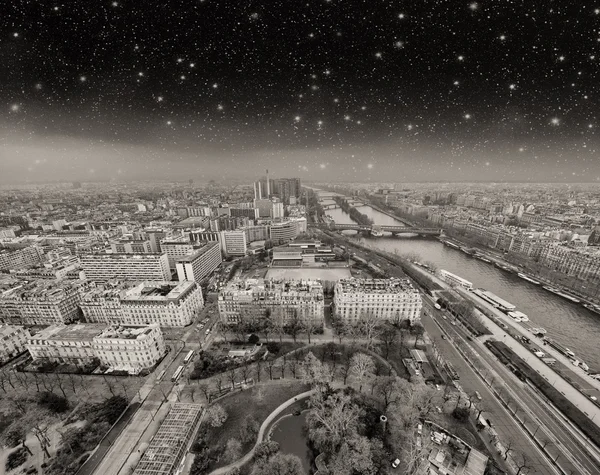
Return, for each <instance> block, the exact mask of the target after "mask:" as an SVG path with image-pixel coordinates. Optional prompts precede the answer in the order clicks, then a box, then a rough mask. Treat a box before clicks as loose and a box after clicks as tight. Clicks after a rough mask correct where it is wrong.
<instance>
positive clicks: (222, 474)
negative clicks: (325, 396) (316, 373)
mask: <svg viewBox="0 0 600 475" xmlns="http://www.w3.org/2000/svg"><path fill="white" fill-rule="evenodd" d="M315 391H316V390H315V389H311V390H310V391H306V392H303V393H300V394H298V395H297V396H294V397H293V398H291V399H288V400H287V401H286V402H284V403H283V404H281V405H280V406H279V407H278V408H277V409H275V410H274V411H273V412H272V413H271V414H269V416H268V417H267V418H266V419H265V420H264V422H263V423H262V425H261V426H260V429H259V431H258V437H257V438H256V443H255V444H254V447H252V449H250V451H249V452H248V453H247V454H246V455H244V456H243V457H242V458H241V459H239V460H238V461H236V462H233V463H231V464H229V465H225V466H224V467H220V468H217V469H216V470H213V471H212V472H210V475H226V474H227V473H229V471H230V470H233V469H234V468H235V467H241V466H242V465H244V464H246V463H248V462H250V460H252V457H254V451H255V450H256V447H257V446H258V445H259V444H260V443H261V442H262V441H263V437H264V436H265V431H266V430H267V427H269V425H270V424H271V422H273V421H274V420H275V418H276V417H277V416H278V415H279V414H281V413H282V412H283V411H284V410H285V409H287V408H288V407H290V406H291V405H292V404H294V403H295V402H296V401H299V400H301V399H305V398H307V397H310V396H312V395H313V394H314V393H315Z"/></svg>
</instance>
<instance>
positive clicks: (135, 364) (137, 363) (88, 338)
mask: <svg viewBox="0 0 600 475" xmlns="http://www.w3.org/2000/svg"><path fill="white" fill-rule="evenodd" d="M26 347H27V350H28V351H29V353H30V354H31V357H32V358H33V360H34V361H47V362H56V363H65V364H74V365H77V366H83V365H86V364H90V363H92V362H93V361H95V360H97V361H99V362H100V364H101V365H103V366H106V367H108V368H110V369H113V370H120V371H127V372H129V373H133V374H137V373H139V372H140V371H142V370H144V369H149V368H152V367H153V366H154V365H155V364H156V363H157V362H158V361H159V360H160V359H161V358H162V357H163V356H164V355H165V352H166V348H165V342H164V338H163V335H162V332H161V331H160V327H159V326H158V325H149V326H141V327H134V326H130V327H123V326H106V325H95V324H78V325H68V326H65V325H53V326H50V327H47V328H45V329H44V330H42V331H41V332H39V333H37V334H36V335H34V336H32V337H31V338H30V339H29V340H28V341H27V344H26Z"/></svg>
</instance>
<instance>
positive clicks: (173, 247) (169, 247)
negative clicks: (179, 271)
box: [160, 236, 197, 270]
mask: <svg viewBox="0 0 600 475" xmlns="http://www.w3.org/2000/svg"><path fill="white" fill-rule="evenodd" d="M160 248H161V249H162V252H164V253H166V254H167V258H168V259H169V268H170V269H171V270H174V269H175V268H176V265H175V264H176V262H177V260H178V259H180V258H182V257H185V256H189V255H190V254H192V253H193V252H194V251H195V250H196V248H197V246H195V245H194V243H193V242H190V240H189V238H188V237H187V236H185V237H181V238H179V239H168V240H163V241H161V243H160Z"/></svg>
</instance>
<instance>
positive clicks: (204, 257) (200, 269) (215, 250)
mask: <svg viewBox="0 0 600 475" xmlns="http://www.w3.org/2000/svg"><path fill="white" fill-rule="evenodd" d="M221 262H223V257H222V256H221V248H220V246H219V243H218V242H206V243H204V246H202V247H201V248H200V249H198V250H196V251H195V252H193V253H192V254H190V255H188V256H185V257H181V258H179V259H178V260H177V262H176V264H175V266H176V269H177V278H178V279H179V281H181V282H183V281H186V280H188V281H195V282H198V283H199V282H202V280H203V279H205V278H206V277H208V276H209V275H210V274H212V273H213V271H214V270H215V269H216V268H217V267H219V265H221Z"/></svg>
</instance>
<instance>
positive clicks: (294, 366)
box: [288, 358, 298, 379]
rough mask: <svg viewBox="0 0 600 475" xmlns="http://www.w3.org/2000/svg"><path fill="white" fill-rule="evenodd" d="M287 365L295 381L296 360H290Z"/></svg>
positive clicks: (296, 371)
mask: <svg viewBox="0 0 600 475" xmlns="http://www.w3.org/2000/svg"><path fill="white" fill-rule="evenodd" d="M288 365H289V367H290V371H291V372H292V376H293V377H294V379H296V376H297V373H298V360H297V359H296V358H292V359H290V360H289V362H288Z"/></svg>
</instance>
